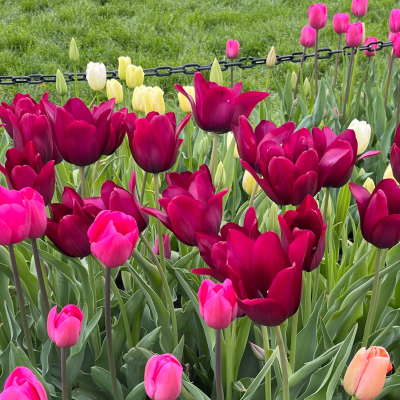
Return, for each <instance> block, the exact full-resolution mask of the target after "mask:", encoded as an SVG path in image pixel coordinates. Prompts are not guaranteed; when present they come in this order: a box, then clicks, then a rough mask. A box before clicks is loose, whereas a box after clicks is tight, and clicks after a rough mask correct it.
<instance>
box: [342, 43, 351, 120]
mask: <svg viewBox="0 0 400 400" xmlns="http://www.w3.org/2000/svg"><path fill="white" fill-rule="evenodd" d="M353 60H354V48H352V49H351V57H350V63H349V70H348V71H347V83H346V92H345V95H344V101H343V115H342V127H343V125H344V123H345V122H346V106H347V99H348V97H349V89H350V78H351V67H352V65H353Z"/></svg>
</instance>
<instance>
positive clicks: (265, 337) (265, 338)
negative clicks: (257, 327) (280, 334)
mask: <svg viewBox="0 0 400 400" xmlns="http://www.w3.org/2000/svg"><path fill="white" fill-rule="evenodd" d="M261 330H262V336H263V347H264V353H265V359H264V363H267V361H268V359H269V338H268V328H267V327H266V326H264V325H262V326H261ZM271 393H272V392H271V370H269V371H268V372H267V374H266V375H265V399H266V400H270V399H271Z"/></svg>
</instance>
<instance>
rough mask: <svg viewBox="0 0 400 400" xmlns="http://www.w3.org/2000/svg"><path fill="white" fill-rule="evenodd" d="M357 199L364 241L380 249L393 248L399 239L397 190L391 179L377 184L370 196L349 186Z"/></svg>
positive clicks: (398, 192) (366, 192) (356, 187)
mask: <svg viewBox="0 0 400 400" xmlns="http://www.w3.org/2000/svg"><path fill="white" fill-rule="evenodd" d="M350 191H351V193H352V194H353V196H354V198H355V199H356V202H357V206H358V212H359V214H360V221H361V233H362V234H363V236H364V239H365V240H366V241H367V242H369V243H372V244H373V245H374V246H375V247H378V248H379V249H388V248H389V247H393V246H394V245H395V244H397V243H398V242H399V240H400V189H399V187H398V186H397V184H396V182H395V181H394V180H393V179H384V180H382V181H380V182H379V183H378V184H377V185H376V187H375V189H374V191H373V192H372V194H370V193H369V192H368V190H367V189H365V188H364V187H362V186H359V185H356V184H355V183H350Z"/></svg>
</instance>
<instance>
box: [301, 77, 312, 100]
mask: <svg viewBox="0 0 400 400" xmlns="http://www.w3.org/2000/svg"><path fill="white" fill-rule="evenodd" d="M303 90H304V96H306V97H308V96H309V94H310V93H311V85H310V81H309V80H308V78H306V79H304V84H303Z"/></svg>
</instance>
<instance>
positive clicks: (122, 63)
mask: <svg viewBox="0 0 400 400" xmlns="http://www.w3.org/2000/svg"><path fill="white" fill-rule="evenodd" d="M130 63H131V59H130V58H129V57H122V56H121V57H119V58H118V76H119V79H121V81H124V80H125V79H126V68H127V67H128V65H129V64H130Z"/></svg>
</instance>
